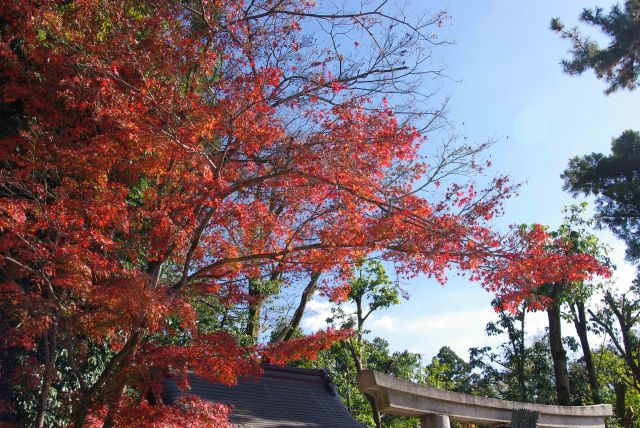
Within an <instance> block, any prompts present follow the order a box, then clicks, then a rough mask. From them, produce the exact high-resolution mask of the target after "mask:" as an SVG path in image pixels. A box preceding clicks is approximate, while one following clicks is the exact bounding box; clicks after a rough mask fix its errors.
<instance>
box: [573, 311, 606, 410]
mask: <svg viewBox="0 0 640 428" xmlns="http://www.w3.org/2000/svg"><path fill="white" fill-rule="evenodd" d="M572 311H573V312H574V316H573V324H574V325H575V327H576V333H577V334H578V338H579V339H580V346H581V347H582V355H583V356H584V363H585V366H586V367H587V375H588V377H589V388H590V389H591V399H592V400H593V404H600V403H601V402H602V400H601V399H600V386H599V385H598V376H597V374H596V367H595V364H594V363H593V354H592V353H591V347H590V346H589V338H588V335H587V326H588V321H587V314H586V311H585V308H584V302H582V301H578V302H576V303H575V310H573V308H572Z"/></svg>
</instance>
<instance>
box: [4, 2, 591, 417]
mask: <svg viewBox="0 0 640 428" xmlns="http://www.w3.org/2000/svg"><path fill="white" fill-rule="evenodd" d="M250 3H251V5H243V3H242V2H234V1H230V0H229V1H227V0H209V1H204V0H203V1H195V2H190V1H185V2H180V1H175V2H174V1H123V2H110V1H101V0H78V1H64V2H62V1H59V2H56V1H28V0H18V1H11V2H2V5H1V6H0V31H1V36H2V39H1V41H0V52H1V55H0V82H2V86H1V89H0V91H1V92H0V94H1V97H2V98H1V99H0V102H1V103H2V104H1V109H2V111H1V113H2V120H3V124H2V125H1V129H0V141H1V145H0V168H1V170H0V269H1V277H0V279H1V284H0V306H1V311H0V329H1V330H0V333H1V339H0V340H1V342H0V357H1V359H0V364H1V365H0V379H1V380H0V389H1V390H2V394H1V395H0V400H2V406H1V407H0V412H1V411H2V409H4V411H5V414H7V415H10V414H12V412H14V411H15V406H16V401H17V397H31V398H30V399H31V400H32V406H31V409H32V415H33V417H35V418H37V422H36V424H38V425H40V426H41V425H42V424H43V420H44V418H45V415H46V414H47V411H48V410H47V397H48V394H49V391H50V390H51V389H52V388H54V387H55V384H56V383H59V382H61V379H64V380H65V381H66V382H68V383H69V384H71V385H74V388H73V389H72V390H71V391H68V390H67V391H65V393H64V395H63V396H60V394H59V395H58V398H59V399H60V400H61V401H62V404H63V408H62V410H61V409H60V408H58V409H54V411H56V412H58V413H59V414H61V415H63V416H64V417H66V418H68V419H67V420H68V421H69V423H70V424H75V426H83V425H90V426H92V425H95V426H102V425H101V424H104V426H138V425H145V424H147V425H152V426H167V427H168V426H220V425H221V424H222V423H223V422H221V421H223V420H225V418H226V416H225V415H226V413H227V411H228V409H224V408H222V407H220V406H218V405H214V404H211V403H209V404H207V403H204V402H201V401H198V400H197V399H188V400H190V401H188V402H187V403H185V404H183V405H181V406H164V405H162V404H160V403H159V400H158V398H159V391H160V389H161V380H162V379H163V378H164V377H165V376H167V375H178V376H182V377H183V378H184V375H185V373H186V371H187V370H192V371H194V372H195V373H196V374H198V375H201V376H204V377H206V378H208V379H210V380H212V381H216V382H223V383H227V384H233V383H234V382H236V380H237V378H238V376H240V375H252V374H257V373H258V372H259V367H258V365H257V363H258V362H259V361H260V360H261V359H263V360H268V361H272V362H275V363H279V364H281V363H284V362H286V361H288V360H291V359H300V358H312V357H313V355H314V354H315V352H317V351H318V350H319V349H321V348H324V347H326V346H328V345H329V344H330V343H331V341H334V340H338V339H340V338H344V337H345V336H346V335H347V334H349V333H348V332H343V331H334V330H328V331H325V332H317V333H315V334H313V335H311V336H308V337H304V338H301V339H296V340H292V341H287V342H283V343H279V344H250V345H246V344H240V343H238V341H237V339H236V338H235V337H234V336H233V335H232V334H231V333H230V332H228V331H225V330H224V329H220V330H218V331H213V332H211V331H201V328H200V325H199V323H198V319H197V314H196V311H195V309H194V307H193V301H194V300H195V299H198V298H199V297H201V296H215V297H216V298H217V299H218V301H219V302H222V304H227V305H234V304H238V302H242V301H246V299H247V295H246V292H245V288H244V284H245V283H246V281H247V280H248V279H251V278H261V277H264V276H275V277H278V278H280V279H282V280H283V281H285V282H286V281H287V280H289V281H290V282H291V283H293V282H294V280H295V278H297V277H298V276H299V275H303V274H305V273H306V272H310V271H320V272H323V273H325V274H326V275H327V278H329V279H331V278H334V279H335V281H331V280H327V281H325V283H324V285H323V287H324V288H323V290H324V291H325V292H326V294H327V295H335V297H336V298H339V297H340V295H344V294H345V293H344V287H343V285H344V283H342V282H340V279H341V278H344V277H345V272H348V271H349V270H350V266H351V265H352V264H353V263H354V262H357V261H359V260H361V259H362V258H363V257H366V256H367V255H371V254H375V255H376V256H378V257H382V258H385V259H387V260H389V261H391V262H393V263H394V264H395V266H396V267H397V270H398V271H399V272H401V273H403V274H405V275H407V276H411V275H415V274H418V273H425V274H427V275H430V276H435V277H437V278H438V279H441V280H444V279H445V272H446V271H447V269H448V268H450V267H452V266H457V267H458V268H459V269H460V270H461V271H464V272H468V273H469V274H470V276H472V277H474V278H477V279H481V278H486V281H487V284H488V286H489V287H494V285H495V284H503V283H504V284H507V283H512V281H515V280H516V279H519V278H521V277H522V276H525V275H527V274H528V271H527V269H528V268H527V267H525V268H518V269H520V270H513V271H512V272H511V273H509V276H503V277H500V278H498V277H492V276H487V272H488V271H487V269H486V267H487V263H490V262H491V263H493V262H494V261H495V260H497V259H496V255H497V254H498V253H499V252H500V248H501V241H500V238H499V237H498V236H497V234H495V233H494V232H492V231H491V230H490V229H489V228H488V226H487V223H488V221H489V220H490V219H491V218H492V217H493V216H494V215H495V214H496V213H497V212H499V210H500V202H501V201H502V200H503V199H504V198H505V197H507V196H508V195H509V193H510V190H511V189H510V186H509V185H508V183H507V181H506V180H505V179H504V178H499V179H497V180H496V181H494V182H492V183H491V184H490V185H489V186H487V187H486V188H484V189H478V188H474V186H473V185H470V184H469V183H463V184H456V185H452V186H451V187H450V188H449V189H448V190H446V189H444V190H443V189H440V191H438V192H434V193H430V194H428V195H426V194H421V193H419V192H418V193H416V192H413V189H414V187H415V186H416V184H417V183H420V182H421V180H424V177H425V176H426V175H425V174H427V175H428V171H429V166H428V165H427V164H425V163H424V162H423V161H422V160H421V158H420V157H419V156H418V149H419V147H420V146H421V145H422V144H424V143H425V139H426V136H425V135H422V134H421V133H419V132H418V131H417V130H416V129H415V128H414V127H412V126H411V124H410V122H405V121H402V120H399V119H398V116H397V115H396V114H395V113H394V109H393V106H392V105H391V102H390V101H387V100H383V99H382V98H377V97H376V96H375V94H373V95H371V94H366V93H364V94H363V92H362V91H359V90H356V89H353V88H352V86H353V87H356V86H357V84H358V83H359V82H360V81H359V80H358V79H361V78H362V77H361V76H360V77H358V76H357V73H356V74H355V77H353V78H351V79H349V78H343V77H342V76H341V75H340V74H339V73H338V72H336V70H335V65H336V63H335V61H336V57H335V56H332V55H330V54H326V55H324V56H320V57H319V58H311V59H309V58H307V57H306V56H305V55H303V52H304V51H303V50H304V40H305V37H306V35H305V34H304V20H305V19H307V18H313V17H312V16H309V15H306V14H307V13H308V12H309V13H310V11H313V10H314V9H313V5H312V4H310V2H305V1H302V0H300V1H297V0H285V1H277V2H275V1H271V0H259V1H256V2H250ZM322 19H324V18H322ZM365 77H367V76H365ZM433 184H434V185H435V186H437V185H438V182H437V181H436V182H434V183H433ZM532 238H534V239H533V242H534V243H533V244H532V245H531V246H530V247H528V248H527V249H528V250H531V253H532V255H531V256H530V258H528V259H527V263H528V265H531V264H536V263H539V256H540V257H542V253H541V252H540V245H543V244H542V242H543V241H544V239H541V238H538V237H537V236H532ZM514 254H515V253H514ZM514 257H515V256H514ZM554 257H555V256H554ZM558 257H559V256H558ZM554 260H555V259H554ZM575 262H576V263H582V261H580V260H575ZM528 265H527V266H528ZM518 266H520V265H518ZM547 266H551V268H550V271H549V273H548V275H549V276H546V275H547V274H544V275H542V274H540V275H538V276H536V277H535V278H534V279H532V280H534V282H539V281H547V280H551V279H552V277H553V276H554V275H556V274H562V275H565V274H566V275H569V277H570V275H571V274H570V273H567V272H565V271H564V270H563V269H565V268H564V267H563V266H562V260H560V259H558V260H557V263H556V262H555V261H554V262H553V263H551V264H547ZM514 269H515V268H514ZM587 270H589V269H587ZM591 270H592V269H591ZM591 270H590V271H591ZM494 272H495V271H494ZM496 287H498V288H500V287H502V285H497V286H496ZM500 290H502V288H500ZM335 291H337V292H335ZM347 291H348V290H347ZM334 292H335V293H334ZM96 355H100V356H101V359H100V361H101V362H100V364H98V363H96V358H95V356H96ZM185 386H186V385H185ZM134 415H135V416H134ZM134 422H135V424H138V425H134Z"/></svg>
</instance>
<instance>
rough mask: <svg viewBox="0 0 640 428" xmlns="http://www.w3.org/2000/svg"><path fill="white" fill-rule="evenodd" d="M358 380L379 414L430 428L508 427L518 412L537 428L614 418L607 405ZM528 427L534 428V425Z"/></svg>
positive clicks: (371, 374) (368, 377)
mask: <svg viewBox="0 0 640 428" xmlns="http://www.w3.org/2000/svg"><path fill="white" fill-rule="evenodd" d="M357 380H358V388H359V389H360V391H361V392H363V393H366V394H370V395H371V396H373V397H374V399H375V403H376V406H377V408H378V410H379V411H380V412H382V413H388V414H391V415H399V416H419V417H420V421H421V424H422V426H423V427H429V428H450V421H453V422H462V423H470V422H473V423H476V424H481V425H490V426H496V427H500V426H508V427H510V426H511V421H512V414H513V413H514V411H519V410H524V411H525V413H528V412H532V413H537V415H538V421H537V426H539V427H545V428H547V427H548V428H571V427H582V428H605V417H607V416H612V415H613V412H612V408H611V405H609V404H599V405H596V406H550V405H542V404H530V403H519V402H515V401H506V400H497V399H495V398H485V397H476V396H473V395H469V394H462V393H459V392H451V391H444V390H441V389H436V388H430V387H428V386H424V385H419V384H417V383H413V382H409V381H407V380H402V379H398V378H395V377H393V376H389V375H386V374H383V373H380V372H376V371H373V370H364V371H362V372H360V373H359V374H358V379H357ZM519 426H527V427H528V426H530V425H526V424H525V425H519ZM531 426H536V425H535V422H534V424H533V425H531Z"/></svg>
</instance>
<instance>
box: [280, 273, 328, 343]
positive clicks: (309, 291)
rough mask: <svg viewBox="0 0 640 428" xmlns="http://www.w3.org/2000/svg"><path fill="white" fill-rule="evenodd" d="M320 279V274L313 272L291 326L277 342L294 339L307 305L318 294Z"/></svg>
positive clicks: (290, 323) (286, 328)
mask: <svg viewBox="0 0 640 428" xmlns="http://www.w3.org/2000/svg"><path fill="white" fill-rule="evenodd" d="M319 278H320V272H313V273H312V274H311V278H310V279H309V283H308V284H307V286H306V287H305V289H304V291H303V292H302V296H300V303H298V307H297V308H296V311H295V313H294V314H293V317H292V318H291V321H290V322H289V324H288V325H287V326H286V327H285V328H283V329H282V331H281V332H280V334H279V335H278V337H277V338H276V340H275V341H276V342H281V341H285V342H286V341H287V340H289V339H291V337H293V334H294V333H295V332H296V329H297V328H298V326H299V325H300V321H301V320H302V316H303V315H304V311H305V309H306V308H307V303H308V302H309V300H311V298H312V297H313V294H314V293H315V292H316V289H317V288H318V279H319Z"/></svg>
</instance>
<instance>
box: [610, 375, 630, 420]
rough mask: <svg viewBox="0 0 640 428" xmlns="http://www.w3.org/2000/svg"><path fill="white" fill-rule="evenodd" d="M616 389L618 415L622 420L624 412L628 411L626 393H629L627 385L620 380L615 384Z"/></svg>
mask: <svg viewBox="0 0 640 428" xmlns="http://www.w3.org/2000/svg"><path fill="white" fill-rule="evenodd" d="M613 387H614V391H615V394H616V408H615V411H616V416H617V417H618V419H620V421H622V419H623V418H624V414H625V412H626V407H627V404H626V397H625V396H626V394H627V385H625V384H624V383H622V382H618V383H616V384H614V385H613Z"/></svg>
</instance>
